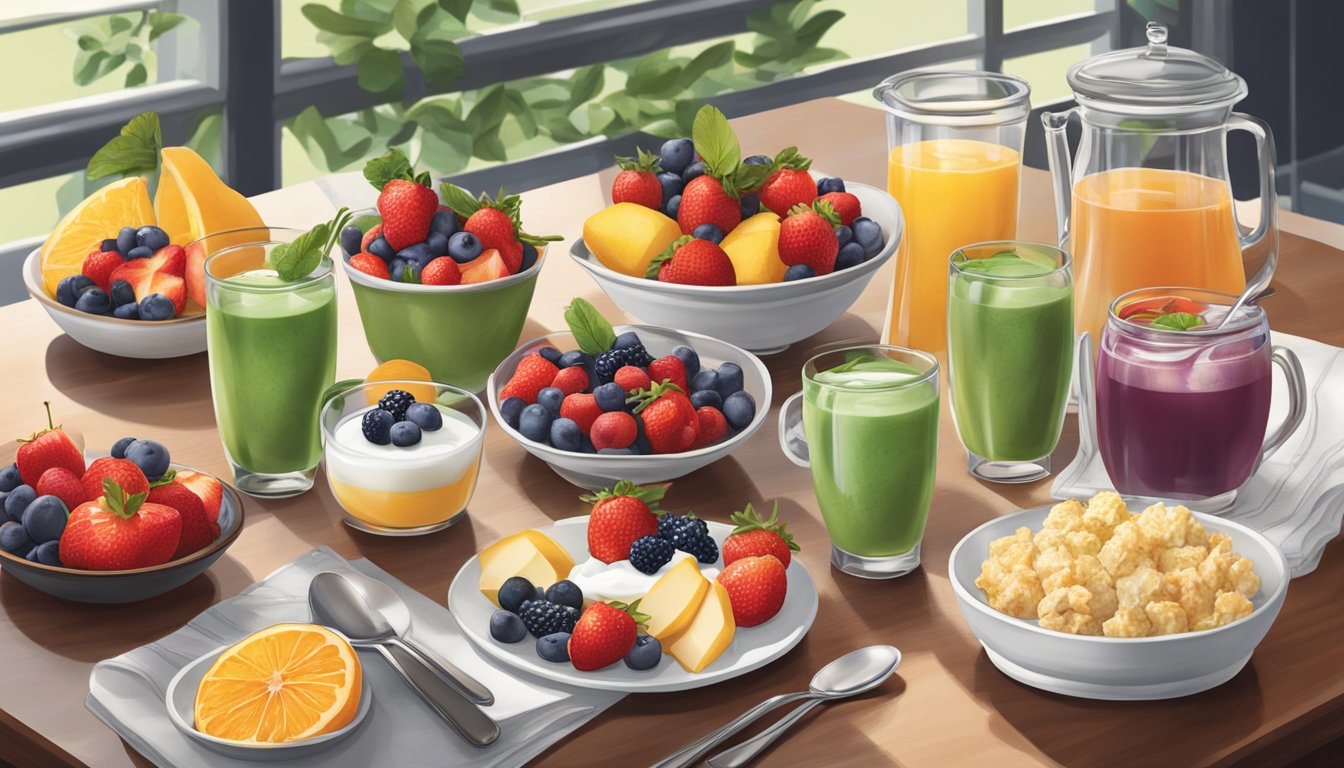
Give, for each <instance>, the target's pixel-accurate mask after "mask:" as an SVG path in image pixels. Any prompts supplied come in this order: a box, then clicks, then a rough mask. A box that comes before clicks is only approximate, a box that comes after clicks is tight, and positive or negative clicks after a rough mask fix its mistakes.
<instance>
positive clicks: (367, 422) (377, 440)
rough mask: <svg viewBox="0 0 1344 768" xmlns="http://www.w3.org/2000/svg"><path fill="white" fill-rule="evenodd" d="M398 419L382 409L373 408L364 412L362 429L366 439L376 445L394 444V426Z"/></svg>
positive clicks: (361, 423) (361, 422) (361, 421)
mask: <svg viewBox="0 0 1344 768" xmlns="http://www.w3.org/2000/svg"><path fill="white" fill-rule="evenodd" d="M395 421H396V419H395V418H394V417H393V416H392V414H390V413H388V412H387V411H384V410H383V409H382V408H371V409H369V410H368V411H365V412H364V418H363V419H361V420H360V424H359V426H360V429H361V430H362V431H363V432H364V439H365V440H368V441H369V442H370V443H373V444H374V445H388V444H389V443H391V442H392V424H393V423H394V422H395Z"/></svg>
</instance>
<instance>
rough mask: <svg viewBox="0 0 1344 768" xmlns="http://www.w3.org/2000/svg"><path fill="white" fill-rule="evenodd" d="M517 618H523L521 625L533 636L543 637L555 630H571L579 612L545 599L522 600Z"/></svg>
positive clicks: (553, 632)
mask: <svg viewBox="0 0 1344 768" xmlns="http://www.w3.org/2000/svg"><path fill="white" fill-rule="evenodd" d="M518 618H520V619H522V620H523V626H525V627H527V631H528V632H531V633H532V636H533V637H545V636H546V635H551V634H555V633H556V632H573V631H574V623H575V622H577V621H578V620H579V612H578V611H576V610H574V609H573V608H570V607H569V606H567V605H556V604H555V603H548V602H546V601H545V600H524V601H523V605H522V607H520V608H519V609H518Z"/></svg>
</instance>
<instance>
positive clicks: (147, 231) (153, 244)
mask: <svg viewBox="0 0 1344 768" xmlns="http://www.w3.org/2000/svg"><path fill="white" fill-rule="evenodd" d="M169 242H170V241H169V239H168V233H167V232H164V231H163V230H162V229H159V228H158V227H156V226H154V225H153V224H149V225H147V226H143V227H141V228H140V229H138V230H136V232H135V244H136V245H141V246H144V247H145V248H148V249H149V250H151V251H158V250H159V249H160V248H167V247H168V243H169Z"/></svg>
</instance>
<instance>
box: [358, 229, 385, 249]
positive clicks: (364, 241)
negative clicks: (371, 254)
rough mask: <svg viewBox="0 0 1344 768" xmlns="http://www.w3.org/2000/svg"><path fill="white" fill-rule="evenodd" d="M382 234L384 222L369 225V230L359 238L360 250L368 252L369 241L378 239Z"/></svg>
mask: <svg viewBox="0 0 1344 768" xmlns="http://www.w3.org/2000/svg"><path fill="white" fill-rule="evenodd" d="M382 234H383V225H382V224H374V225H373V226H372V227H369V231H368V232H365V233H364V236H363V237H361V238H359V250H361V251H365V252H367V251H368V250H369V243H372V242H373V241H374V240H377V239H378V237H379V236H380V235H382Z"/></svg>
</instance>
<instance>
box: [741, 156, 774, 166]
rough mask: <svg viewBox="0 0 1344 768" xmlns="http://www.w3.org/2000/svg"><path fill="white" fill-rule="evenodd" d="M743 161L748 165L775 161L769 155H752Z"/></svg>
mask: <svg viewBox="0 0 1344 768" xmlns="http://www.w3.org/2000/svg"><path fill="white" fill-rule="evenodd" d="M742 162H744V163H746V164H747V165H769V164H770V163H772V162H774V161H773V160H771V159H770V157H769V156H768V155H752V156H751V157H748V158H747V159H746V160H743V161H742Z"/></svg>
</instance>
